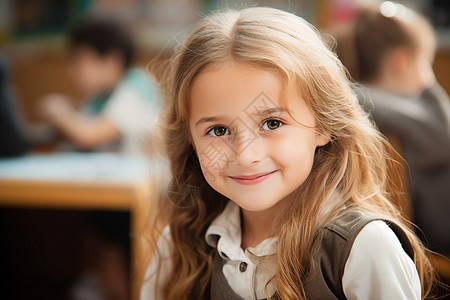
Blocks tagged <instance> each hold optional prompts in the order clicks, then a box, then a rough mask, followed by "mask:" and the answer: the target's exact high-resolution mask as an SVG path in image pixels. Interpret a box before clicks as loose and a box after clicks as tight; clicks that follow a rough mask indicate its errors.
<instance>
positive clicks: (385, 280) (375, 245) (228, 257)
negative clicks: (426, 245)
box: [141, 201, 421, 300]
mask: <svg viewBox="0 0 450 300" xmlns="http://www.w3.org/2000/svg"><path fill="white" fill-rule="evenodd" d="M240 224H241V220H240V208H239V206H237V205H236V204H235V203H234V202H232V201H230V202H229V203H228V205H227V206H226V208H225V210H224V211H223V212H222V213H221V214H220V215H219V216H218V217H217V218H216V219H214V221H213V222H212V223H211V225H210V226H209V228H208V230H207V232H206V236H205V239H206V242H207V243H208V245H210V246H211V247H216V248H217V250H218V252H219V255H220V256H221V257H222V258H223V259H224V260H225V262H224V265H223V274H224V275H225V278H226V279H227V281H228V284H229V285H230V287H231V288H232V289H233V291H234V292H235V293H236V294H238V295H240V296H241V297H242V298H244V299H263V298H266V295H265V292H264V289H265V285H266V283H267V282H268V281H269V279H270V278H272V277H273V275H274V274H275V271H276V270H275V255H276V246H277V239H276V238H274V237H273V238H268V239H266V240H264V241H263V242H261V243H260V244H259V245H257V246H256V247H254V248H251V247H250V248H247V249H246V250H245V251H244V250H243V249H242V248H241V225H240ZM158 249H159V251H160V253H161V255H162V257H161V258H159V259H161V260H162V265H161V271H160V272H161V278H162V279H163V278H164V277H165V276H167V273H168V272H170V270H171V267H172V265H171V262H170V255H169V254H170V252H171V249H172V244H171V239H170V230H169V228H168V227H166V228H165V229H164V231H163V234H162V237H161V238H160V240H159V241H158ZM157 264H158V262H157V259H153V260H152V263H151V264H150V266H149V268H148V270H147V275H146V283H145V284H144V286H143V288H142V292H141V299H143V300H146V299H163V298H162V296H161V295H160V294H159V295H158V294H157V296H156V297H155V296H154V292H155V291H156V292H157V293H159V289H158V287H156V286H155V282H154V278H155V272H156V268H157ZM243 265H245V267H243ZM362 266H364V267H362ZM342 285H343V290H344V294H345V296H346V297H347V299H349V300H355V299H405V300H406V299H407V300H411V299H421V285H420V280H419V275H418V273H417V269H416V267H415V265H414V263H413V261H412V260H411V258H410V257H409V256H408V254H406V252H405V251H404V250H403V248H402V246H401V244H400V242H399V240H398V238H397V236H396V235H395V234H394V232H393V231H392V230H391V229H390V228H389V227H388V226H387V225H386V224H385V223H384V222H383V221H373V222H370V223H369V224H367V225H366V226H365V227H364V228H363V229H362V230H361V232H360V233H359V234H358V235H357V237H356V239H355V241H354V243H353V246H352V249H351V251H350V255H349V257H348V260H347V263H346V265H345V269H344V275H343V277H342ZM275 286H276V283H275V282H271V283H269V285H268V292H269V294H273V292H274V291H275Z"/></svg>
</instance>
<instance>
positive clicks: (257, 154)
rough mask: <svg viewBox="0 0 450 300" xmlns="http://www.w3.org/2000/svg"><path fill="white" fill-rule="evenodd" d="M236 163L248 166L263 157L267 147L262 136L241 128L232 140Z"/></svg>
mask: <svg viewBox="0 0 450 300" xmlns="http://www.w3.org/2000/svg"><path fill="white" fill-rule="evenodd" d="M231 146H232V148H233V152H234V156H235V157H234V160H235V162H236V164H238V165H241V166H248V165H251V164H254V163H257V162H259V161H261V160H262V159H263V156H264V153H265V149H264V143H263V141H262V138H261V137H260V136H258V135H257V133H256V132H252V131H250V130H241V131H240V132H239V134H237V135H236V137H235V138H234V140H233V142H232V145H231Z"/></svg>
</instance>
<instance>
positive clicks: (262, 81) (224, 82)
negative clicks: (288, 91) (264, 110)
mask: <svg viewBox="0 0 450 300" xmlns="http://www.w3.org/2000/svg"><path fill="white" fill-rule="evenodd" d="M284 86H285V84H284V80H283V77H282V76H281V75H280V73H279V72H276V71H274V70H269V69H267V68H262V67H258V66H253V65H250V64H246V63H241V62H233V61H232V62H225V63H215V64H212V65H210V66H208V68H206V69H204V70H203V71H202V72H200V74H198V75H197V76H196V78H195V79H194V80H193V82H192V85H191V88H190V97H189V98H190V102H191V103H190V106H191V108H192V110H193V112H194V113H195V110H196V108H214V107H232V106H233V105H237V106H239V104H240V105H241V106H243V108H247V109H249V108H251V107H253V106H252V102H255V101H256V102H258V101H259V100H261V99H262V98H264V99H266V101H265V102H266V103H267V105H272V106H274V107H277V106H280V105H281V99H282V96H283V92H284ZM247 106H250V107H247Z"/></svg>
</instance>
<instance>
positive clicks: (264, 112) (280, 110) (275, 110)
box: [252, 107, 288, 116]
mask: <svg viewBox="0 0 450 300" xmlns="http://www.w3.org/2000/svg"><path fill="white" fill-rule="evenodd" d="M286 112H288V110H287V109H286V108H283V107H272V108H266V109H263V110H259V109H257V110H256V112H254V113H252V115H256V116H267V115H271V114H275V113H279V114H284V113H286Z"/></svg>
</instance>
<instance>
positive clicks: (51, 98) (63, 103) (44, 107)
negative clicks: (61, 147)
mask: <svg viewBox="0 0 450 300" xmlns="http://www.w3.org/2000/svg"><path fill="white" fill-rule="evenodd" d="M74 111H75V109H74V107H73V104H72V101H71V100H70V98H69V97H67V96H64V95H62V94H49V95H46V96H44V97H43V98H42V99H41V101H40V103H39V113H40V115H41V116H42V117H43V118H44V119H45V120H47V121H50V122H51V121H52V120H54V119H55V118H57V117H61V116H64V115H68V114H72V113H74Z"/></svg>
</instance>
